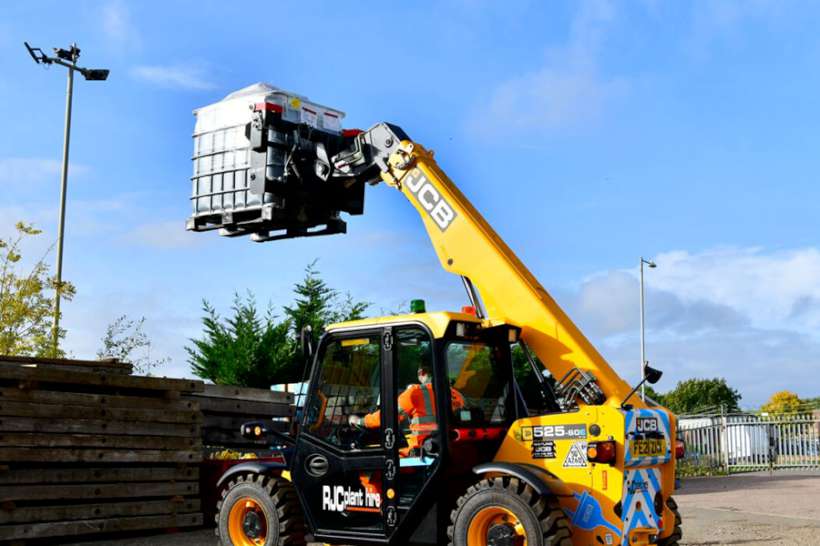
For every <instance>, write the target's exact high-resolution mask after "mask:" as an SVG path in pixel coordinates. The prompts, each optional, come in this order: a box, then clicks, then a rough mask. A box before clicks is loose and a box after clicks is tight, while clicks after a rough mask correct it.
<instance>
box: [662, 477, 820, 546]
mask: <svg viewBox="0 0 820 546" xmlns="http://www.w3.org/2000/svg"><path fill="white" fill-rule="evenodd" d="M675 497H676V498H677V500H678V505H679V506H680V509H681V514H682V517H683V538H684V541H683V544H687V545H689V546H707V545H708V546H712V545H723V544H725V545H733V546H734V545H759V544H766V545H772V546H798V545H799V546H812V545H815V546H817V545H820V474H818V473H816V472H815V473H805V472H789V473H783V472H779V473H776V474H774V475H772V476H770V475H769V474H768V473H755V474H741V475H735V476H729V477H725V478H699V479H693V480H687V481H686V482H684V485H683V488H682V489H681V490H680V491H678V492H677V494H676V495H675Z"/></svg>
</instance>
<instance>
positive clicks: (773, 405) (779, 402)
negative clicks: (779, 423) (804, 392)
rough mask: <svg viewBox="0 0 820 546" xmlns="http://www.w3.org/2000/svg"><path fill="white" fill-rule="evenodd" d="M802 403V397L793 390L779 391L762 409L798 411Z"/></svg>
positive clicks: (779, 411)
mask: <svg viewBox="0 0 820 546" xmlns="http://www.w3.org/2000/svg"><path fill="white" fill-rule="evenodd" d="M801 405H802V403H801V401H800V397H799V396H797V395H796V394H795V393H793V392H791V391H778V392H776V393H774V394H773V395H772V396H771V398H769V401H768V402H766V403H765V404H763V406H762V407H761V408H760V411H764V412H766V413H797V412H798V411H800V407H801Z"/></svg>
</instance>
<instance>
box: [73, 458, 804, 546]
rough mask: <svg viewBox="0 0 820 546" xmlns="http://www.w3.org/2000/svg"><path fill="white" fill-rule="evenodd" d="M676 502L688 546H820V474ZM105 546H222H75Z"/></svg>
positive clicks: (197, 544)
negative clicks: (681, 517)
mask: <svg viewBox="0 0 820 546" xmlns="http://www.w3.org/2000/svg"><path fill="white" fill-rule="evenodd" d="M675 498H676V499H677V500H678V505H679V506H680V509H681V513H682V516H683V541H682V543H681V544H683V545H686V546H718V545H727V546H743V545H748V546H760V545H771V546H820V473H816V472H815V473H805V472H799V473H798V472H789V473H783V472H780V473H776V474H774V475H773V476H769V474H768V473H761V474H743V475H736V476H729V477H724V478H698V479H692V480H686V481H685V482H684V483H683V487H682V489H681V490H680V491H678V492H677V493H676V494H675ZM103 544H106V545H108V544H112V545H116V546H218V543H217V541H216V539H215V538H214V534H213V531H212V530H210V529H208V530H203V531H193V532H182V533H174V534H166V535H154V536H147V537H141V538H130V539H123V540H117V541H112V540H110V539H109V540H106V541H102V542H101V541H95V542H84V543H82V544H81V545H80V544H75V545H74V546H102V545H103Z"/></svg>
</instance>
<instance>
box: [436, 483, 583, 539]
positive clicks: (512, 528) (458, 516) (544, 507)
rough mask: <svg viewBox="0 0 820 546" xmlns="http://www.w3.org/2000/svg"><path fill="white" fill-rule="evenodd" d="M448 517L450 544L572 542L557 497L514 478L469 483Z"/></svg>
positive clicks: (567, 522) (567, 523) (566, 521)
mask: <svg viewBox="0 0 820 546" xmlns="http://www.w3.org/2000/svg"><path fill="white" fill-rule="evenodd" d="M450 521H451V525H450V526H449V527H448V528H447V536H448V538H449V544H450V546H572V538H571V531H570V527H569V521H568V520H567V517H566V516H565V515H564V512H563V511H562V510H561V508H560V506H559V505H558V501H557V500H556V499H555V498H552V497H542V496H540V495H539V494H538V493H536V492H535V490H534V489H533V488H532V487H530V486H529V485H527V484H525V483H522V482H521V481H520V480H519V479H518V478H511V477H503V478H502V477H499V478H489V479H484V480H481V481H480V482H478V483H477V484H475V485H473V486H471V487H470V488H469V489H468V490H467V493H466V494H464V495H463V496H462V497H461V498H459V499H458V502H457V505H456V509H455V510H453V512H452V513H451V514H450Z"/></svg>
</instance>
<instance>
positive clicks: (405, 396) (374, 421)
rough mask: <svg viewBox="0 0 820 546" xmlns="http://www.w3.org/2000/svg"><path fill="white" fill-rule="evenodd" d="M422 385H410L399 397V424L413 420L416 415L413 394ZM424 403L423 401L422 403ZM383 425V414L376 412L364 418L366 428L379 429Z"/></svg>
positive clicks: (379, 411)
mask: <svg viewBox="0 0 820 546" xmlns="http://www.w3.org/2000/svg"><path fill="white" fill-rule="evenodd" d="M419 387H421V385H410V386H409V387H407V388H406V389H405V390H404V392H403V393H401V394H400V395H399V423H403V422H404V421H406V420H407V419H412V418H413V416H414V415H415V414H416V408H415V404H414V401H413V392H414V391H416V390H418V391H419V392H421V389H419ZM421 403H422V404H423V403H424V402H423V401H422V402H421ZM381 424H382V412H381V410H376V411H374V412H372V413H368V414H367V415H365V416H364V426H365V428H379V427H380V426H381Z"/></svg>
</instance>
